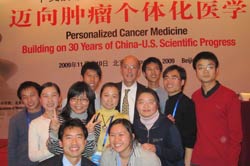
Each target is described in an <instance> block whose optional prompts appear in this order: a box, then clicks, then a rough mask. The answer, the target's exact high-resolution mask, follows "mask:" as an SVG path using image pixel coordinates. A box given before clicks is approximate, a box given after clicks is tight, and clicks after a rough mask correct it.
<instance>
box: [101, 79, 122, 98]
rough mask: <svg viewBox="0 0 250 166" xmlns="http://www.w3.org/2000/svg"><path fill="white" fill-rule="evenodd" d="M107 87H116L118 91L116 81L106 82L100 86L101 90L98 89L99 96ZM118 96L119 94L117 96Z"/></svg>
mask: <svg viewBox="0 0 250 166" xmlns="http://www.w3.org/2000/svg"><path fill="white" fill-rule="evenodd" d="M107 87H114V88H116V89H117V90H118V92H119V88H118V86H117V84H116V83H114V82H107V83H105V84H103V86H102V88H101V91H100V96H102V93H103V91H104V89H105V88H107ZM119 97H120V96H119Z"/></svg>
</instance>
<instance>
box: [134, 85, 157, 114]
mask: <svg viewBox="0 0 250 166" xmlns="http://www.w3.org/2000/svg"><path fill="white" fill-rule="evenodd" d="M142 93H149V94H151V95H153V97H154V99H155V101H156V104H157V107H158V111H159V112H161V107H160V99H159V96H158V95H157V93H156V92H155V91H154V90H153V89H151V88H144V89H143V90H141V91H140V92H139V93H138V95H137V98H136V101H138V98H139V97H140V95H141V94H142Z"/></svg>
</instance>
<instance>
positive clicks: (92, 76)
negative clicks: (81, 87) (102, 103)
mask: <svg viewBox="0 0 250 166" xmlns="http://www.w3.org/2000/svg"><path fill="white" fill-rule="evenodd" d="M82 79H83V81H84V82H86V83H87V84H88V85H89V86H90V88H91V89H92V90H93V91H96V89H97V87H98V85H99V82H100V77H99V75H98V74H97V72H96V71H95V70H92V69H87V70H86V72H85V73H84V75H83V76H82Z"/></svg>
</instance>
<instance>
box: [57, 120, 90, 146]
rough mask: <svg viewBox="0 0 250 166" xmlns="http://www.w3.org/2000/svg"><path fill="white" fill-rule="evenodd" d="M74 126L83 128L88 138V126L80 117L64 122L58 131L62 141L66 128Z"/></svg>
mask: <svg viewBox="0 0 250 166" xmlns="http://www.w3.org/2000/svg"><path fill="white" fill-rule="evenodd" d="M73 127H79V128H81V129H82V132H83V135H84V137H85V139H87V137H88V130H87V128H86V127H85V125H84V124H83V123H82V121H81V120H80V119H77V118H75V119H70V120H67V121H65V122H64V123H62V125H60V128H59V131H58V138H59V140H61V141H62V138H63V134H64V131H65V129H66V128H73Z"/></svg>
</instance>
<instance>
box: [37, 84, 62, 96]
mask: <svg viewBox="0 0 250 166" xmlns="http://www.w3.org/2000/svg"><path fill="white" fill-rule="evenodd" d="M48 87H54V88H55V89H56V91H57V93H58V94H59V96H60V95H61V91H60V88H59V86H58V85H57V84H56V83H54V82H46V83H44V84H42V85H41V91H40V93H39V96H41V93H42V91H43V90H44V89H45V88H48Z"/></svg>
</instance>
